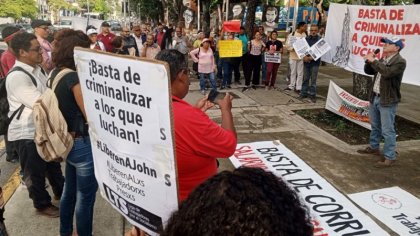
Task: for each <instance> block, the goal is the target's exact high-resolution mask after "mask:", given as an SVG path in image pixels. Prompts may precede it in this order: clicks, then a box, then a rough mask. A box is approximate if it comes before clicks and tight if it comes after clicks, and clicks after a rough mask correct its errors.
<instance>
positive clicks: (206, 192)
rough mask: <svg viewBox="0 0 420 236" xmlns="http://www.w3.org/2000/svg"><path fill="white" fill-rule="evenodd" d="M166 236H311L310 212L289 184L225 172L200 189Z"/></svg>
mask: <svg viewBox="0 0 420 236" xmlns="http://www.w3.org/2000/svg"><path fill="white" fill-rule="evenodd" d="M161 235H162V236H175V235H183V236H189V235H191V236H196V235H241V236H246V235H285V236H292V235H293V236H305V235H308V236H309V235H313V227H312V225H311V223H310V218H309V214H308V211H307V208H306V207H305V206H304V205H303V204H302V203H301V202H300V200H299V197H298V195H297V194H296V193H295V192H294V191H293V190H292V189H290V188H289V187H288V186H287V184H286V183H285V182H284V181H283V180H281V179H280V178H277V177H276V176H275V175H274V174H272V173H271V172H266V171H264V170H262V169H259V168H239V169H236V170H234V171H231V172H230V171H223V172H221V173H219V174H218V175H216V176H214V177H212V178H210V179H208V180H207V181H206V182H204V183H203V184H201V185H200V186H199V187H197V188H196V189H195V190H194V191H193V192H192V193H191V194H190V196H189V197H188V198H187V199H186V200H185V201H183V202H182V203H181V204H180V206H179V210H178V211H177V212H175V213H174V214H173V215H172V217H171V218H170V219H169V221H168V224H167V227H166V229H165V230H164V232H163V233H162V234H161Z"/></svg>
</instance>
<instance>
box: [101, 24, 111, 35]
mask: <svg viewBox="0 0 420 236" xmlns="http://www.w3.org/2000/svg"><path fill="white" fill-rule="evenodd" d="M109 27H111V26H110V25H109V23H108V22H106V21H104V22H102V24H101V33H102V34H103V35H107V34H109V32H110V31H109Z"/></svg>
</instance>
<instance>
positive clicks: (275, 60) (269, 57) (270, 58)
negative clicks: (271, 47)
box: [264, 52, 281, 63]
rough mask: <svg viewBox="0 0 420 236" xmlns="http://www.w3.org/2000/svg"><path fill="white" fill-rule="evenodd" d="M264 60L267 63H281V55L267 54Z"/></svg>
mask: <svg viewBox="0 0 420 236" xmlns="http://www.w3.org/2000/svg"><path fill="white" fill-rule="evenodd" d="M264 59H265V62H271V63H281V54H280V53H279V52H275V53H273V54H271V53H268V52H266V53H265V57H264Z"/></svg>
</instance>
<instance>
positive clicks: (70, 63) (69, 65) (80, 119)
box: [50, 29, 98, 236]
mask: <svg viewBox="0 0 420 236" xmlns="http://www.w3.org/2000/svg"><path fill="white" fill-rule="evenodd" d="M74 47H83V48H89V47H90V40H89V37H88V36H87V35H86V34H84V33H83V32H82V31H80V30H78V31H75V30H72V29H65V30H62V31H60V32H59V33H57V35H55V40H54V50H53V54H52V59H53V62H54V63H55V65H56V68H55V69H54V70H53V71H52V72H51V75H50V80H51V83H57V86H56V88H55V90H54V92H55V95H56V96H57V100H58V105H59V108H60V111H61V113H62V114H63V116H64V119H65V120H66V122H67V126H68V131H69V132H70V133H71V134H72V136H73V138H74V145H73V148H72V149H71V151H70V153H69V155H68V156H67V160H66V170H65V183H64V192H63V195H62V197H61V201H60V235H61V236H69V235H72V234H73V215H74V212H75V211H76V227H77V234H78V235H79V236H82V235H86V236H90V235H92V220H93V206H94V203H95V197H96V190H97V189H98V183H97V181H96V178H95V173H94V166H93V157H92V148H91V143H90V139H89V134H88V126H87V122H86V112H85V108H84V104H83V97H82V91H81V86H80V82H79V77H78V76H77V73H76V65H75V63H74V57H73V54H74ZM54 81H55V82H54ZM76 203H77V204H76Z"/></svg>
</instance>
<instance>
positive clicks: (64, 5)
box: [47, 0, 70, 11]
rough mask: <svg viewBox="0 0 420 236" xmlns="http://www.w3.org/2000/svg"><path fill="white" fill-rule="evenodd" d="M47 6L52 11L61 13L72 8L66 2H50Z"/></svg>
mask: <svg viewBox="0 0 420 236" xmlns="http://www.w3.org/2000/svg"><path fill="white" fill-rule="evenodd" d="M47 4H48V7H49V8H50V10H52V11H59V10H61V9H64V8H69V7H70V4H69V3H68V2H66V1H65V0H48V2H47Z"/></svg>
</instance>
